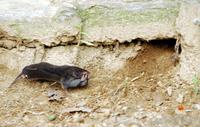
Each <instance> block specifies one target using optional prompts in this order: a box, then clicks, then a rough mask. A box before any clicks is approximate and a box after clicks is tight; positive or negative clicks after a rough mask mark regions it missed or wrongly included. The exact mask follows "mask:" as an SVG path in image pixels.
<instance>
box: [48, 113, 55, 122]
mask: <svg viewBox="0 0 200 127" xmlns="http://www.w3.org/2000/svg"><path fill="white" fill-rule="evenodd" d="M55 119H56V115H55V114H54V115H49V116H48V120H49V121H53V120H55Z"/></svg>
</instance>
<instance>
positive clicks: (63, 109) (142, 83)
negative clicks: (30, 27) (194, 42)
mask: <svg viewBox="0 0 200 127" xmlns="http://www.w3.org/2000/svg"><path fill="white" fill-rule="evenodd" d="M173 44H174V42H173V41H172V42H170V41H167V43H165V44H164V43H160V41H159V42H157V41H151V42H150V43H142V44H141V46H142V50H140V52H139V54H138V56H137V57H136V58H129V59H127V61H126V64H125V66H124V67H123V68H122V69H120V70H118V71H117V72H115V73H113V74H110V72H108V70H104V69H102V67H101V66H100V65H99V63H93V65H91V64H90V65H87V66H86V68H87V69H88V70H89V71H90V72H91V79H90V81H89V85H88V86H87V87H85V88H77V89H68V90H63V89H62V88H61V87H60V85H59V84H56V85H53V86H50V85H49V84H51V83H49V82H36V81H27V80H20V81H18V82H17V83H16V85H15V86H14V87H12V88H9V89H8V88H7V87H8V84H5V85H1V86H0V87H1V89H0V98H1V101H0V114H1V115H0V126H2V127H16V126H19V127H23V126H24V127H25V126H26V127H63V126H66V127H68V126H70V127H77V126H84V127H87V126H88V127H104V126H105V127H106V126H111V127H112V126H120V127H126V126H131V127H175V126H176V127H198V125H199V124H200V121H199V120H197V119H199V118H200V116H199V115H198V113H199V112H200V103H199V102H200V97H199V95H195V94H194V92H193V91H194V86H193V85H192V84H191V85H189V84H185V83H183V82H181V81H178V80H177V79H176V76H175V72H176V71H175V70H176V68H177V67H178V65H177V66H175V65H174V61H173V58H172V56H173V53H174V49H173V46H174V45H173ZM129 46H130V44H125V45H123V48H124V47H129ZM120 47H121V45H120V46H119V48H120ZM104 48H109V47H104ZM117 51H118V49H115V50H112V51H110V52H117ZM0 74H1V75H3V76H4V77H3V78H2V80H3V79H7V80H12V79H11V78H10V77H13V75H17V71H15V70H9V68H6V67H5V66H0ZM1 82H2V81H1V79H0V83H1ZM52 92H53V93H56V94H57V95H58V98H56V99H55V100H51V101H49V98H48V94H49V93H52ZM59 97H62V98H59ZM198 106H199V107H198Z"/></svg>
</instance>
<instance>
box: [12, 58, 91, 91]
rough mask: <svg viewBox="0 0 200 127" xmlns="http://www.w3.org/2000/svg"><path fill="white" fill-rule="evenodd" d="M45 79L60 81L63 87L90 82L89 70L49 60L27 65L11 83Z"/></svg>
mask: <svg viewBox="0 0 200 127" xmlns="http://www.w3.org/2000/svg"><path fill="white" fill-rule="evenodd" d="M22 78H26V79H29V80H45V81H54V82H57V83H60V84H61V85H62V88H64V89H67V88H71V87H79V86H85V85H87V84H88V80H89V72H88V71H87V70H85V69H82V68H79V67H76V66H69V65H63V66H57V65H53V64H50V63H47V62H41V63H37V64H31V65H28V66H25V67H24V68H23V70H22V72H21V73H20V74H19V75H18V76H17V77H16V79H15V80H14V81H13V82H12V83H11V85H10V87H11V86H12V85H13V84H15V83H16V81H18V80H19V79H22Z"/></svg>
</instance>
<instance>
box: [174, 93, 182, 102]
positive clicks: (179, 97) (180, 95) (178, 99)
mask: <svg viewBox="0 0 200 127" xmlns="http://www.w3.org/2000/svg"><path fill="white" fill-rule="evenodd" d="M176 101H177V102H178V103H183V101H184V95H183V94H179V95H178V98H177V99H176Z"/></svg>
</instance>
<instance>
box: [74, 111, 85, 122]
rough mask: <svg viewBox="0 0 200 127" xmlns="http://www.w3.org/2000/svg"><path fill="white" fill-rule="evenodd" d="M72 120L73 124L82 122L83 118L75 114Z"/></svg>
mask: <svg viewBox="0 0 200 127" xmlns="http://www.w3.org/2000/svg"><path fill="white" fill-rule="evenodd" d="M72 118H73V122H83V117H81V116H80V114H78V113H75V115H74V116H73V117H72Z"/></svg>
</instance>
